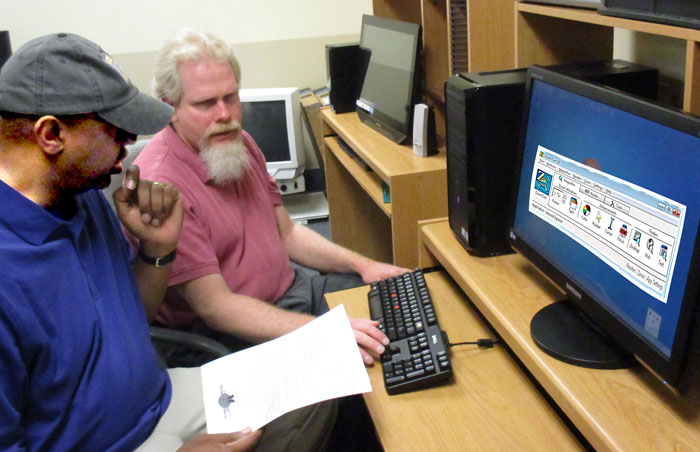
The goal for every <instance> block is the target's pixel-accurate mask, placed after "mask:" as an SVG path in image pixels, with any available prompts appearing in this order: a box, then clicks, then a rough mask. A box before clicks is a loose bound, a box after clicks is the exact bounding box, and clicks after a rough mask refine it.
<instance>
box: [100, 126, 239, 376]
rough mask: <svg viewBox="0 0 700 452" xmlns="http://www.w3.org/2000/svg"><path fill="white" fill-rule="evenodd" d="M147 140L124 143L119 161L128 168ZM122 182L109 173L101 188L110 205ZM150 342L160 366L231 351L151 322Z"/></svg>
mask: <svg viewBox="0 0 700 452" xmlns="http://www.w3.org/2000/svg"><path fill="white" fill-rule="evenodd" d="M148 141H149V140H139V141H137V142H136V143H134V144H132V145H129V146H127V147H126V149H127V151H128V154H127V156H126V157H125V158H124V160H123V161H122V165H123V166H124V168H125V169H126V168H128V167H129V166H130V165H131V163H132V162H133V161H134V159H135V158H136V156H137V155H138V154H139V152H141V150H142V149H143V148H144V147H145V146H146V144H148ZM121 184H122V179H121V178H120V177H113V178H112V182H111V183H110V185H109V187H107V188H105V189H103V190H102V192H103V193H104V195H105V196H106V197H107V200H108V201H109V203H110V205H111V206H112V208H114V201H113V200H112V193H113V192H114V191H115V190H116V189H118V188H119V187H120V186H121ZM150 334H151V343H152V344H153V348H155V350H156V354H157V355H158V359H159V360H160V363H161V364H162V365H163V367H198V366H201V365H202V364H205V363H207V362H209V361H211V360H213V359H216V358H220V357H222V356H226V355H228V354H230V353H231V351H230V350H229V349H228V348H227V347H226V346H224V345H223V344H221V343H220V342H217V341H215V340H213V339H210V338H208V337H206V336H202V335H201V334H196V333H190V332H188V331H181V330H174V329H170V328H165V327H158V326H151V327H150Z"/></svg>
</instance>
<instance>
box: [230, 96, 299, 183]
mask: <svg viewBox="0 0 700 452" xmlns="http://www.w3.org/2000/svg"><path fill="white" fill-rule="evenodd" d="M239 95H240V99H241V106H242V108H243V124H242V125H243V129H244V130H245V131H246V132H248V133H249V134H250V135H251V136H252V137H253V138H254V139H255V141H256V142H257V143H258V146H260V149H261V150H262V151H263V154H264V155H265V160H266V161H267V172H268V173H270V175H271V176H272V177H274V178H275V180H277V181H278V182H279V181H291V180H293V179H297V178H299V177H301V176H302V175H303V173H304V142H303V136H302V131H301V121H302V117H301V104H300V103H299V90H298V89H297V88H257V89H241V90H240V92H239Z"/></svg>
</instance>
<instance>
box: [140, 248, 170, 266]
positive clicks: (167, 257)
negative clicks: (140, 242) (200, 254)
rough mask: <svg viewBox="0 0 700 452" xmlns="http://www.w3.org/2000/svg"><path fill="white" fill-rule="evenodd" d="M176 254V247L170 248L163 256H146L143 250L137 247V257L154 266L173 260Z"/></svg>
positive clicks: (166, 263)
mask: <svg viewBox="0 0 700 452" xmlns="http://www.w3.org/2000/svg"><path fill="white" fill-rule="evenodd" d="M176 254H177V249H174V250H172V251H171V252H170V253H169V254H167V255H165V256H163V257H151V256H146V254H144V252H143V251H142V250H141V249H139V252H138V255H139V258H140V259H141V260H142V261H144V262H145V263H147V264H149V265H153V266H156V267H164V266H166V265H168V264H169V263H171V262H172V261H174V260H175V255H176Z"/></svg>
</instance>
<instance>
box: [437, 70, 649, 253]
mask: <svg viewBox="0 0 700 452" xmlns="http://www.w3.org/2000/svg"><path fill="white" fill-rule="evenodd" d="M549 68H551V69H554V70H557V71H560V72H563V73H565V74H568V75H571V76H573V77H577V78H583V79H586V80H590V81H594V82H597V83H601V84H604V85H607V86H610V87H612V88H615V89H619V90H621V91H626V92H630V93H632V94H635V95H638V96H642V97H646V98H648V99H651V100H656V98H657V86H658V71H657V70H656V69H652V68H649V67H646V66H641V65H638V64H634V63H629V62H626V61H622V60H614V61H605V62H591V63H576V64H564V65H556V66H549ZM526 76H527V70H526V69H513V70H508V71H498V72H483V73H469V74H458V75H454V76H452V77H450V78H449V79H448V80H447V81H446V82H445V112H446V121H445V123H446V124H445V128H446V144H447V196H448V216H449V224H450V228H451V229H452V231H453V232H454V234H455V235H456V236H457V238H458V239H459V241H460V242H461V243H462V245H463V246H464V247H465V248H466V250H467V251H468V252H469V253H470V254H473V255H476V256H494V255H499V254H506V253H509V252H511V248H510V246H509V244H508V240H507V234H508V228H509V226H510V225H509V221H510V211H511V209H512V206H513V201H514V200H513V199H512V197H513V193H514V192H515V190H514V184H515V172H516V167H515V165H516V163H515V162H516V161H518V159H517V152H518V151H519V149H518V146H519V139H520V129H521V127H522V115H523V107H524V106H523V101H524V93H525V81H526Z"/></svg>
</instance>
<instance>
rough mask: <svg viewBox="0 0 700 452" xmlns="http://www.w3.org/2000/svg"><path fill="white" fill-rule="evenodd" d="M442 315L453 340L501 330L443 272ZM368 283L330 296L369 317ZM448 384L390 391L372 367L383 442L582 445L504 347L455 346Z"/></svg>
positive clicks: (540, 447)
mask: <svg viewBox="0 0 700 452" xmlns="http://www.w3.org/2000/svg"><path fill="white" fill-rule="evenodd" d="M426 281H427V283H428V287H429V289H430V293H431V295H432V297H433V300H434V304H435V310H436V313H437V316H438V321H439V322H440V326H441V327H442V329H443V330H445V331H446V332H447V334H448V335H449V338H450V341H451V342H461V341H474V340H476V339H478V338H493V337H494V334H493V333H492V332H491V330H490V329H489V328H488V327H487V326H486V324H485V322H483V320H482V319H481V318H480V316H479V315H478V314H477V313H476V311H475V309H474V307H473V306H472V305H471V304H470V303H469V302H468V301H467V300H466V299H465V298H464V295H463V294H462V293H461V291H460V289H459V288H458V287H457V286H456V285H455V284H454V283H453V282H452V280H451V279H450V277H449V276H448V275H446V274H445V273H444V272H435V273H428V274H426ZM368 290H369V289H368V287H367V286H365V287H360V288H357V289H351V290H348V291H343V292H335V293H331V294H328V295H326V297H327V300H328V304H329V305H330V306H331V307H335V306H337V305H339V304H343V305H345V309H346V311H347V312H348V315H349V316H351V317H368V315H369V308H368V304H367V292H368ZM450 357H451V361H452V366H453V369H454V377H453V379H452V381H450V382H449V383H448V384H445V385H442V386H438V387H434V388H429V389H421V390H418V391H414V392H409V393H404V394H399V395H393V396H389V395H387V393H386V390H385V388H384V381H383V379H382V375H381V367H380V366H379V365H378V364H376V365H374V366H372V367H370V368H369V369H368V372H369V376H370V380H371V382H372V388H373V391H372V392H371V393H368V394H365V396H364V397H365V401H366V403H367V406H368V409H369V411H370V414H371V416H372V421H373V422H374V425H375V428H376V430H377V434H378V436H379V438H380V440H381V442H382V446H383V447H384V449H385V450H386V451H387V452H394V451H396V452H405V451H421V452H425V451H440V452H444V451H509V452H515V451H518V452H522V451H579V450H583V447H582V446H581V444H580V443H579V442H578V441H577V440H576V438H575V437H574V435H573V434H572V433H571V431H570V430H569V429H568V428H567V426H566V425H565V423H564V422H563V421H562V420H561V418H560V417H559V416H558V415H557V414H556V412H555V410H554V409H553V408H552V407H551V406H550V405H549V404H548V403H547V402H546V401H545V398H544V397H543V396H542V394H541V393H540V392H539V391H538V390H537V389H536V388H535V386H534V385H533V383H532V382H531V381H530V380H529V379H528V377H527V376H526V374H525V373H524V372H523V371H522V370H521V369H520V367H518V365H517V364H516V363H515V361H514V360H513V358H512V357H511V356H510V355H509V354H508V352H507V351H506V350H505V349H504V348H503V347H501V346H499V345H496V346H495V347H494V348H492V349H479V348H477V347H476V346H474V345H463V346H458V347H454V348H452V349H451V351H450Z"/></svg>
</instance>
